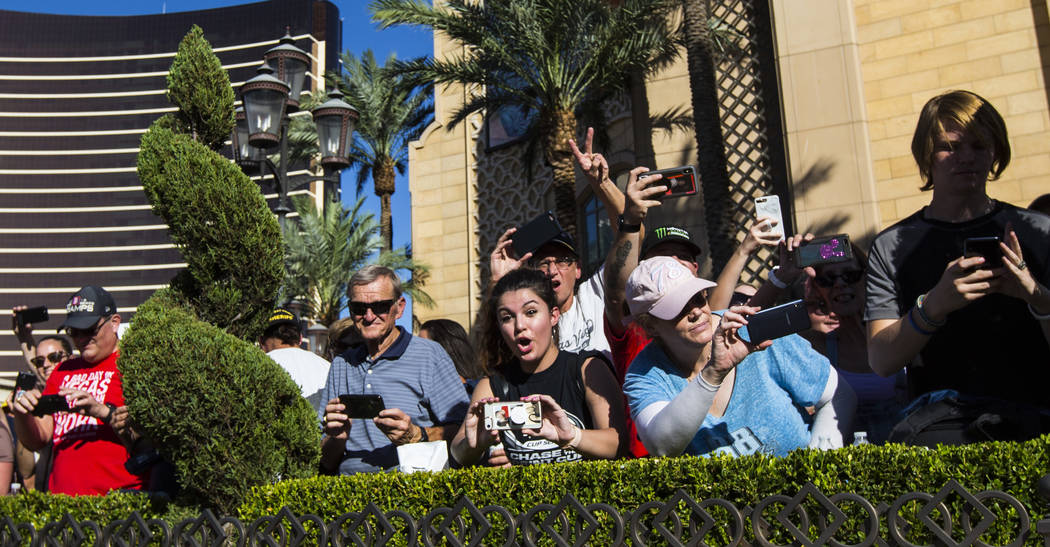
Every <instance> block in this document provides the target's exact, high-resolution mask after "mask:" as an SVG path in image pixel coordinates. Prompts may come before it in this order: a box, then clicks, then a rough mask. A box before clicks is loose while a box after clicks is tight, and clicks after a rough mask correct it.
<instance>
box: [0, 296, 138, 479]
mask: <svg viewBox="0 0 1050 547" xmlns="http://www.w3.org/2000/svg"><path fill="white" fill-rule="evenodd" d="M119 327H120V315H118V314H117V305H116V303H115V302H114V301H113V297H112V296H111V295H110V294H109V292H107V291H106V290H105V289H103V288H102V287H95V286H87V287H84V288H82V289H80V290H79V291H77V292H76V294H74V295H73V296H72V298H70V300H69V303H68V304H66V320H65V321H64V322H63V323H62V325H61V326H60V327H59V330H62V329H66V330H67V331H68V333H69V336H70V338H72V339H73V344H74V345H75V346H76V348H77V350H79V351H80V357H78V358H75V359H69V360H67V361H65V362H63V363H61V364H60V365H58V367H56V368H55V370H54V371H53V372H52V373H51V376H50V377H49V378H48V380H47V385H46V386H45V387H44V391H43V393H41V392H40V390H38V389H32V390H29V391H27V392H25V393H24V394H23V395H22V396H21V397H19V398H18V399H16V400H15V404H14V407H13V408H14V412H15V430H16V431H17V433H18V438H19V440H21V441H22V442H23V444H25V446H26V447H27V448H29V449H30V450H38V449H40V448H42V447H44V446H45V445H47V444H48V443H52V448H51V451H52V458H53V461H52V464H51V476H50V480H49V484H48V487H49V490H50V491H51V492H52V493H58V494H70V495H84V494H105V493H107V492H109V491H110V490H141V489H143V488H145V487H146V486H148V484H147V483H148V478H149V471H148V470H146V471H143V472H142V473H141V474H133V473H130V472H129V471H128V470H127V469H125V467H124V462H126V461H127V460H128V456H129V450H128V447H127V445H126V444H125V442H126V439H128V438H129V436H130V431H129V430H127V426H126V424H127V421H126V415H127V408H126V407H125V406H124V392H123V389H122V385H121V380H120V372H119V371H118V370H117V357H118V356H119V352H118V350H117V343H118V338H117V330H118V328H119ZM48 396H52V397H48ZM55 396H57V398H58V400H59V403H61V402H65V403H66V404H68V407H69V410H68V411H65V410H59V411H56V412H53V413H46V412H37V413H36V414H38V415H35V414H34V410H37V406H38V405H39V406H40V407H41V408H40V409H39V410H41V411H43V410H46V409H47V407H48V406H49V402H48V399H56V397H55ZM42 402H43V403H42ZM115 417H116V419H114V418H115ZM118 432H120V433H121V435H118Z"/></svg>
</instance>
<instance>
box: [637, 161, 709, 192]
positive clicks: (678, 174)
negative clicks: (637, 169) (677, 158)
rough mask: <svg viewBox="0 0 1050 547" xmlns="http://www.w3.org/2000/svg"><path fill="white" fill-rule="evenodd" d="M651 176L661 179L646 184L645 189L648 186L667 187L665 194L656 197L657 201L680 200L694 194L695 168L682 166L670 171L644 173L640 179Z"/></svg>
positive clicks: (661, 170)
mask: <svg viewBox="0 0 1050 547" xmlns="http://www.w3.org/2000/svg"><path fill="white" fill-rule="evenodd" d="M652 175H663V178H662V179H660V180H658V181H655V182H653V183H651V184H647V185H646V188H648V187H650V186H666V187H667V192H665V193H664V194H663V195H660V196H657V198H659V199H668V198H681V197H685V196H691V195H693V194H695V193H696V167H693V166H692V165H683V166H681V167H672V168H670V169H660V170H658V171H646V172H645V173H642V177H650V176H652Z"/></svg>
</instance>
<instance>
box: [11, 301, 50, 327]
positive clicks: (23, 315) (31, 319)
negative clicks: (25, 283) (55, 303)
mask: <svg viewBox="0 0 1050 547" xmlns="http://www.w3.org/2000/svg"><path fill="white" fill-rule="evenodd" d="M49 318H50V315H49V314H48V312H47V306H37V307H35V308H27V309H24V310H22V311H20V312H18V320H19V321H20V322H21V324H23V325H25V324H26V323H29V324H33V323H43V322H44V321H47V320H48V319H49Z"/></svg>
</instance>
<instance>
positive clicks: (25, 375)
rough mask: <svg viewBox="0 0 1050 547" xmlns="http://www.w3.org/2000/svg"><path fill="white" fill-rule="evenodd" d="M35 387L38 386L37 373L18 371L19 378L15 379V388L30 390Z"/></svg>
mask: <svg viewBox="0 0 1050 547" xmlns="http://www.w3.org/2000/svg"><path fill="white" fill-rule="evenodd" d="M34 387H36V374H33V373H32V372H25V371H22V372H19V373H18V378H16V379H15V389H20V390H22V391H29V390H31V389H33V388H34Z"/></svg>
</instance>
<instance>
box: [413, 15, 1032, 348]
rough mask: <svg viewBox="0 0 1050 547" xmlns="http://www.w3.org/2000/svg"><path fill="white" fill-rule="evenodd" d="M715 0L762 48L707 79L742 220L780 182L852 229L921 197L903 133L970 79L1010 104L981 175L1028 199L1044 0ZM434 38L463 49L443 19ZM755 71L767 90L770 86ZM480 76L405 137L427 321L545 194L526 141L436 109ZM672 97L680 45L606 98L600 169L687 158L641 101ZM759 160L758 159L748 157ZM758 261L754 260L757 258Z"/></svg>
mask: <svg viewBox="0 0 1050 547" xmlns="http://www.w3.org/2000/svg"><path fill="white" fill-rule="evenodd" d="M712 3H713V4H718V7H716V8H715V15H717V16H718V17H720V18H721V19H722V20H723V21H725V22H726V23H727V24H728V25H729V26H732V27H733V28H735V29H737V30H738V31H740V32H741V33H742V34H743V35H745V36H747V38H745V39H744V40H743V41H744V42H746V44H745V47H744V49H745V50H747V51H745V52H744V53H745V57H747V56H748V55H749V54H752V53H754V52H755V51H756V49H757V50H761V49H762V48H763V47H765V48H766V49H765V51H766V52H767V54H768V56H769V59H773V60H774V61H773V62H772V63H766V65H769V64H772V65H774V68H775V70H772V71H771V70H770V67H769V66H765V67H764V68H763V69H762V70H760V71H758V72H756V71H755V69H754V66H752V65H762V62H761V54H759V55H758V56H752V57H750V58H751V59H752V60H751V61H747V62H745V61H741V60H740V59H739V58H737V59H734V60H733V61H730V62H725V63H722V66H721V67H720V73H721V74H723V75H726V76H727V78H726V79H727V80H728V81H731V82H732V85H720V91H719V93H720V99H721V102H722V106H723V110H724V118H725V119H724V120H723V122H724V123H723V125H724V129H723V132H724V138H725V141H726V151H727V156H729V161H730V163H731V164H732V165H733V166H734V167H733V168H732V169H731V173H730V175H731V179H732V181H733V183H734V185H735V186H737V191H736V193H735V197H736V198H737V200H738V202H739V205H740V210H739V211H737V212H736V217H737V221H738V222H739V223H740V224H741V225H742V226H746V225H747V224H748V221H749V219H748V216H749V215H750V214H751V211H753V205H752V203H751V199H752V198H753V197H754V195H760V194H762V193H771V192H776V193H778V194H780V196H781V200H782V201H783V202H786V203H785V215H788V216H790V217H791V219H789V221H788V222H789V223H791V224H792V225H793V226H795V227H797V228H801V229H804V230H813V231H815V232H817V233H835V232H840V231H841V232H848V233H850V234H851V235H853V237H854V238H855V239H861V240H863V241H865V242H866V241H867V240H869V239H870V237H871V236H873V235H874V234H875V233H876V232H877V231H879V230H881V229H882V228H885V227H887V226H889V225H890V224H892V223H894V222H896V221H898V220H900V219H902V218H904V217H906V216H907V215H909V214H910V213H912V212H914V211H916V210H917V209H919V208H920V207H922V206H923V205H925V204H927V203H928V202H929V199H930V195H929V194H928V193H924V192H920V191H919V186H920V180H919V177H918V173H917V169H916V167H915V163H914V161H913V160H912V158H911V154H910V140H911V134H912V132H913V130H914V127H915V122H916V120H917V119H918V113H919V110H920V108H921V107H922V105H923V104H924V103H925V102H926V100H927V99H929V98H930V97H932V96H934V95H936V94H938V93H941V92H944V91H946V90H950V89H969V90H972V91H974V92H976V93H978V94H980V95H982V96H984V97H985V98H987V99H988V100H990V101H991V102H992V104H994V105H995V106H996V108H997V109H998V110H999V111H1000V112H1001V113H1002V114H1003V116H1004V117H1005V118H1006V123H1007V127H1008V129H1009V131H1010V142H1011V145H1012V147H1013V159H1012V161H1011V164H1010V166H1009V168H1008V169H1007V170H1006V172H1005V173H1004V175H1003V178H1002V179H1001V180H999V181H997V182H994V183H991V184H990V185H989V188H990V193H991V195H992V196H993V197H995V198H997V199H1000V200H1004V201H1008V202H1011V203H1014V204H1016V205H1020V206H1026V205H1027V204H1028V203H1029V202H1031V200H1033V199H1034V198H1036V197H1037V196H1039V195H1042V194H1044V193H1048V192H1050V154H1048V153H1047V152H1048V149H1050V109H1048V102H1050V99H1048V97H1050V85H1048V84H1050V71H1048V67H1050V61H1048V60H1047V56H1048V55H1050V53H1047V52H1050V21H1048V17H1047V4H1046V1H1045V0H771V2H770V5H769V6H768V10H769V11H768V12H767V11H763V10H765V9H767V6H765V5H761V6H758V8H756V7H755V5H756V4H764V3H763V2H761V1H760V0H758V1H754V2H750V1H741V0H719V1H715V2H712ZM755 11H759V12H761V13H760V16H759V17H758V19H759V20H761V19H762V18H763V17H765V18H766V20H767V21H768V22H769V24H768V25H767V26H766V27H764V28H765V29H766V30H764V31H762V30H756V29H761V28H763V25H762V24H761V21H759V23H758V24H757V25H756V24H755V20H756V19H755V15H754V12H755ZM774 36H775V40H774V38H773V37H774ZM763 44H765V45H763ZM434 52H435V55H437V56H443V55H449V54H461V53H462V51H461V48H460V47H458V46H457V45H455V44H451V43H449V42H448V41H447V40H444V39H442V37H440V36H436V37H435V41H434ZM763 71H764V72H763ZM771 74H772V77H771ZM734 85H735V87H734ZM770 86H772V88H771V87H770ZM763 89H764V90H766V91H768V90H769V89H774V90H776V94H774V95H772V97H773V98H772V100H770V99H769V97H770V95H769V94H768V93H766V94H765V95H763V93H764V92H763V91H762V90H763ZM478 92H482V90H468V89H463V88H462V87H450V88H446V89H441V88H439V89H438V90H437V98H436V116H435V119H436V121H435V122H434V124H433V125H432V126H431V127H430V128H428V130H427V131H426V132H424V134H423V135H422V136H421V137H420V139H419V140H418V141H417V142H415V143H414V144H413V147H412V150H411V151H410V156H409V181H410V182H409V184H410V188H409V189H410V191H411V193H412V215H413V218H412V247H413V250H414V253H415V257H417V258H418V259H420V260H422V261H425V262H427V263H428V264H430V265H431V267H432V275H431V280H430V282H429V284H428V286H427V290H428V292H429V293H430V294H431V295H432V296H433V297H434V298H435V300H436V301H437V307H436V308H434V309H431V310H427V309H423V308H417V309H416V310H415V313H416V314H417V315H418V316H419V318H420V319H421V320H424V321H425V320H426V319H430V318H436V317H447V318H451V319H454V320H456V321H459V322H460V323H462V324H463V325H465V326H468V327H469V326H470V325H471V324H472V323H473V318H474V314H475V313H476V311H477V309H478V306H479V305H480V299H481V296H482V290H483V287H484V283H485V280H486V275H487V273H486V268H487V257H488V253H489V252H490V251H491V249H492V246H493V245H494V242H495V238H496V237H497V236H498V235H499V234H500V233H501V232H502V231H503V230H504V229H505V228H507V227H509V226H512V225H516V224H520V223H522V222H524V221H526V220H528V219H529V218H531V217H532V216H534V215H536V214H538V213H540V212H542V211H543V210H546V209H548V208H551V205H552V203H551V200H550V198H549V197H548V196H547V185H548V180H549V177H547V176H545V175H546V173H547V171H545V167H544V166H543V165H542V164H541V163H536V164H535V165H533V166H532V171H533V178H532V180H531V182H530V181H529V179H528V178H527V176H526V174H525V173H526V172H527V169H526V168H525V166H524V164H523V155H522V148H523V147H522V146H520V145H513V144H512V145H509V146H505V147H499V146H492V145H493V144H494V143H497V142H498V139H497V138H496V137H495V135H496V134H497V133H499V129H500V128H498V127H491V128H487V127H486V120H485V119H483V118H482V117H481V116H475V117H473V118H471V119H470V120H469V121H468V122H467V123H466V124H461V125H459V126H457V127H456V128H455V129H454V130H452V131H449V130H448V129H447V127H446V125H445V124H446V121H447V120H448V119H449V117H450V113H451V112H452V111H453V110H454V109H456V108H457V107H458V106H459V105H461V104H462V102H463V100H464V98H465V96H466V94H467V93H478ZM763 97H764V98H765V100H764V101H763ZM778 98H779V99H778ZM777 103H779V104H777ZM756 104H758V105H759V106H761V107H762V108H764V114H761V116H762V120H764V122H763V123H758V124H755V123H753V122H755V114H754V112H752V111H750V110H749V108H750V107H752V106H754V105H756ZM673 108H684V109H688V108H689V86H688V81H687V74H686V69H685V64H684V61H680V62H679V63H677V64H675V65H674V66H672V67H670V68H668V69H667V70H665V71H664V72H662V73H660V74H659V75H657V76H656V77H654V78H651V79H649V80H648V81H646V82H644V85H639V86H636V88H635V89H634V90H633V91H632V93H630V94H629V96H628V95H625V96H624V97H622V98H621V99H620V100H618V101H612V102H611V103H610V104H609V105H607V109H606V110H607V112H606V113H607V115H608V119H609V120H610V127H609V135H610V138H611V144H610V146H609V147H608V148H607V149H605V150H602V151H603V152H604V153H605V154H606V155H607V157H609V159H610V163H611V165H612V170H613V172H614V174H616V175H622V174H623V173H624V172H626V171H627V170H629V169H630V168H631V167H633V166H635V165H647V166H649V167H654V168H666V167H673V166H676V165H682V164H686V163H694V162H695V161H696V151H695V139H694V136H693V135H692V134H691V133H686V132H677V133H668V132H664V131H653V130H652V128H651V125H650V123H649V118H650V116H654V115H657V114H659V113H662V112H666V111H668V110H669V109H673ZM756 125H757V126H762V125H768V126H769V128H768V129H766V131H767V134H766V135H765V136H763V135H758V134H757V133H756V132H761V130H762V127H758V128H756V127H755V126H756ZM771 161H772V162H773V163H776V162H780V163H781V164H782V171H780V173H781V174H778V171H777V168H776V166H775V165H774V166H772V167H771V166H770V165H769V163H770V162H771ZM755 166H758V167H763V168H764V169H765V173H764V174H758V175H755V174H754V171H756V169H754V167H755ZM621 179H622V177H621ZM781 179H786V180H781ZM618 182H620V184H621V187H622V186H623V183H624V181H623V180H618ZM577 190H578V201H579V203H580V204H581V212H580V215H581V217H580V218H581V222H580V226H581V228H580V240H581V241H579V242H578V246H579V247H585V248H586V249H587V250H586V251H583V250H581V252H583V253H584V254H585V255H587V256H585V257H583V259H584V262H585V263H586V264H587V266H588V267H590V266H593V265H594V264H595V263H596V262H597V261H600V260H601V252H603V250H604V247H602V245H603V244H605V245H607V244H608V243H607V241H606V239H607V238H608V237H609V232H608V231H607V230H608V227H607V226H603V224H604V220H605V219H604V216H605V215H604V212H603V211H602V209H601V207H600V206H598V205H597V204H596V203H595V200H594V199H593V196H592V195H591V194H590V190H589V188H588V187H587V184H586V182H585V181H583V180H582V178H581V179H580V180H579V181H578V183H577ZM698 201H699V200H689V199H685V200H678V201H676V202H675V203H673V204H670V203H669V204H668V205H673V206H665V207H664V208H663V209H664V210H662V211H660V213H659V214H657V215H653V216H654V217H655V218H652V219H651V220H652V221H654V222H660V221H661V220H664V219H667V218H672V219H673V220H675V221H676V222H679V223H682V224H685V225H687V226H689V227H690V228H692V229H693V230H694V231H695V232H696V233H699V232H700V230H702V226H703V225H702V212H701V211H702V209H701V207H700V203H698ZM792 220H793V222H792ZM603 230H606V231H604V232H603ZM763 265H764V264H763V263H760V262H757V261H756V264H755V265H754V268H753V270H754V271H759V270H761V268H762V267H763Z"/></svg>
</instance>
